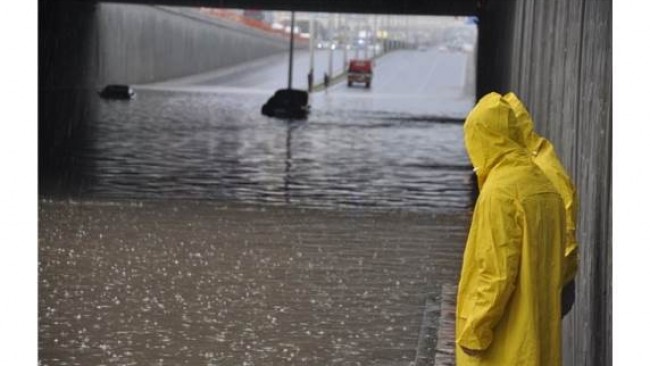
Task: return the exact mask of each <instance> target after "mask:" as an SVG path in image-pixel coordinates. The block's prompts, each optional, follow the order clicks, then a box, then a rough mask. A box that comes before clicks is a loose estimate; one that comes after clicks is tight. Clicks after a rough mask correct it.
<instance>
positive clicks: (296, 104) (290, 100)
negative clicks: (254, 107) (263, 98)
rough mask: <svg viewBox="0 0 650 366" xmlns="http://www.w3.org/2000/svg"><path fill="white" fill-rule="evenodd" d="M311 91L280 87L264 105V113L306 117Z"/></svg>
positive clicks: (283, 116)
mask: <svg viewBox="0 0 650 366" xmlns="http://www.w3.org/2000/svg"><path fill="white" fill-rule="evenodd" d="M309 109H310V106H309V93H307V91H305V90H299V89H280V90H278V91H276V92H275V94H273V96H272V97H271V98H270V99H269V100H268V101H267V102H266V103H265V104H264V105H263V106H262V114H263V115H265V116H269V117H280V118H298V119H302V118H306V117H307V114H308V113H309Z"/></svg>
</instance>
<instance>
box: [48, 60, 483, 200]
mask: <svg viewBox="0 0 650 366" xmlns="http://www.w3.org/2000/svg"><path fill="white" fill-rule="evenodd" d="M400 52H401V53H400ZM400 52H395V53H391V54H388V55H386V56H383V58H382V59H380V60H379V61H378V62H377V63H378V65H377V72H376V75H377V76H376V77H375V79H376V80H375V83H374V84H375V86H373V88H372V89H371V90H366V89H359V88H349V89H348V88H345V86H344V85H342V84H344V83H342V84H339V85H336V86H335V87H334V88H333V89H332V90H330V91H328V92H320V93H314V94H313V95H312V113H311V115H310V116H309V118H308V119H307V120H306V121H286V120H281V119H273V118H269V117H265V116H262V115H261V113H260V108H261V105H262V104H264V102H266V100H267V99H268V97H269V96H270V95H271V93H272V92H273V90H272V89H270V90H266V89H264V88H261V89H256V88H245V87H243V86H242V87H238V86H233V84H232V83H233V82H232V78H226V79H224V80H228V83H229V84H228V86H222V85H212V86H210V87H206V86H204V85H194V86H187V85H182V86H177V87H173V86H170V85H166V86H165V88H164V89H162V90H161V88H160V87H156V88H151V87H149V88H148V87H147V86H143V87H141V88H139V89H138V88H136V91H137V97H136V99H134V100H132V101H129V102H122V101H105V100H100V101H98V105H97V112H96V114H95V116H94V120H92V121H90V122H89V123H90V125H91V126H90V127H89V130H90V131H91V132H89V133H88V134H87V135H86V136H84V137H83V139H84V141H83V142H82V143H79V144H78V146H79V148H75V149H73V150H72V151H71V155H73V160H74V162H75V163H74V167H73V168H72V169H74V170H75V173H76V174H77V175H79V176H80V178H79V179H78V181H80V182H82V183H79V184H80V187H74V188H75V189H74V191H75V192H77V194H78V195H79V196H81V197H91V198H158V199H179V198H184V199H187V198H191V199H217V200H236V201H242V202H249V203H253V202H257V203H265V204H266V203H269V204H295V205H300V206H306V207H359V206H362V207H376V208H400V209H409V210H410V209H416V210H418V209H424V210H430V209H436V208H466V207H468V206H469V204H470V202H469V199H468V192H469V190H470V186H469V177H470V175H471V167H470V165H469V161H468V159H467V156H466V152H465V149H464V146H463V140H462V125H461V122H462V119H463V118H464V115H465V114H466V113H467V111H468V110H469V109H470V108H471V106H472V103H473V95H471V94H468V92H467V90H466V88H465V86H466V83H467V82H468V80H465V79H464V78H463V77H462V73H463V71H464V69H463V68H464V66H459V67H457V69H456V70H454V71H455V72H453V73H450V74H449V75H451V76H449V75H447V74H444V73H442V72H441V70H446V69H449V68H450V67H451V65H455V64H461V65H463V62H461V61H466V60H465V59H466V58H467V57H468V56H466V55H461V54H443V53H436V52H433V51H432V52H418V51H400ZM279 60H281V59H279ZM400 60H402V61H403V62H404V60H406V61H405V62H407V63H408V64H416V65H417V63H419V64H420V65H421V66H422V67H418V68H416V69H414V70H409V69H406V70H405V69H404V68H403V66H400V65H403V62H402V63H400ZM427 60H431V62H428V61H427ZM425 65H426V66H427V67H429V68H430V69H427V68H425ZM268 69H269V71H268V72H269V73H274V72H276V70H275V69H276V66H274V65H270V66H268ZM258 72H259V71H258ZM238 73H239V72H238ZM276 73H277V72H276ZM419 73H425V74H426V75H428V77H429V78H431V82H426V80H425V82H422V81H421V79H422V78H418V77H417V76H418V75H417V74H419ZM457 74H460V75H461V76H458V75H457ZM273 75H275V74H273ZM275 77H276V78H277V79H283V78H284V76H283V75H277V76H275ZM283 80H284V79H283ZM400 80H401V81H402V82H404V83H406V84H407V85H401V84H400V82H399V81H400ZM435 80H437V81H436V82H434V81H435ZM278 82H280V81H278ZM197 83H199V84H200V83H201V82H199V81H197ZM436 83H437V84H436ZM244 84H245V83H244ZM244 84H242V85H244ZM409 84H412V86H413V88H412V90H411V92H410V93H407V92H408V86H409ZM429 84H431V85H432V86H429V87H426V88H425V87H424V86H425V85H429ZM46 188H47V187H46ZM45 191H47V189H45ZM46 193H47V192H46Z"/></svg>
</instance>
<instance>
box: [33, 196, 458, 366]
mask: <svg viewBox="0 0 650 366" xmlns="http://www.w3.org/2000/svg"><path fill="white" fill-rule="evenodd" d="M467 220H468V216H466V215H460V216H453V215H442V214H438V215H435V216H432V215H430V214H429V215H425V214H420V213H396V212H394V211H393V212H392V213H386V212H383V213H380V212H376V211H372V212H368V211H367V210H322V209H297V208H293V207H268V206H267V207H266V208H265V207H260V206H259V205H256V206H246V205H243V206H242V205H235V204H228V205H226V204H217V203H214V202H206V201H195V202H189V201H172V202H170V201H144V202H136V201H131V202H122V201H120V202H106V201H82V202H76V201H73V202H69V201H49V200H46V201H41V204H40V207H39V222H40V224H39V360H40V364H41V365H52V366H55V365H56V366H61V365H208V366H211V365H238V366H241V365H363V366H366V365H378V366H379V365H381V366H389V365H390V366H407V365H425V364H426V365H430V364H431V363H416V358H419V359H429V360H432V359H433V358H432V356H433V355H432V354H431V351H430V350H431V349H432V348H433V346H434V345H435V337H432V335H433V336H435V328H434V327H433V326H434V325H435V324H437V319H438V318H439V315H437V314H438V313H437V312H434V313H432V314H429V315H428V316H427V318H429V319H430V321H431V323H432V324H425V325H426V327H425V326H423V318H424V316H423V313H424V305H425V302H426V301H427V299H432V301H434V302H436V303H437V302H439V298H440V289H441V285H442V284H443V283H453V282H455V281H456V276H457V273H458V270H459V266H460V262H461V255H462V250H461V249H462V245H459V244H460V243H462V240H463V238H464V237H465V234H466V228H467ZM425 328H426V329H425ZM423 329H424V330H425V332H424V333H423ZM423 334H424V335H423ZM423 340H424V342H423ZM420 344H424V347H419V345H420Z"/></svg>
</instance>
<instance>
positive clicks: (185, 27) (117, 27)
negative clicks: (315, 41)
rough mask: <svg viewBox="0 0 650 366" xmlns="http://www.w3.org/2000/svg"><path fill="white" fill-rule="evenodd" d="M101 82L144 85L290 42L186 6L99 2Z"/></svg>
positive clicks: (230, 62)
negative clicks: (172, 6)
mask: <svg viewBox="0 0 650 366" xmlns="http://www.w3.org/2000/svg"><path fill="white" fill-rule="evenodd" d="M97 18H98V22H99V24H98V28H99V32H98V35H99V38H98V40H97V42H98V52H99V54H98V56H99V57H98V62H99V74H98V80H99V81H100V83H102V84H103V83H148V82H154V81H161V80H165V79H171V78H177V77H181V76H186V75H192V74H196V73H200V72H206V71H210V70H214V69H218V68H221V67H227V66H232V65H236V64H238V63H241V62H245V61H249V60H255V59H258V58H261V57H264V56H268V55H271V54H274V53H278V52H284V51H288V48H289V42H288V41H287V39H285V38H281V37H277V36H275V35H267V36H265V35H263V34H262V33H261V32H259V31H255V30H250V29H248V28H246V27H244V26H241V25H238V24H232V23H229V22H224V21H220V20H218V19H214V18H212V17H208V16H206V15H203V14H200V13H199V12H198V11H196V10H194V9H190V8H168V7H159V6H155V7H152V6H144V5H122V4H110V3H102V4H100V5H99V6H98V13H97Z"/></svg>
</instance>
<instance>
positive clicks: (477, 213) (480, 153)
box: [456, 93, 566, 366]
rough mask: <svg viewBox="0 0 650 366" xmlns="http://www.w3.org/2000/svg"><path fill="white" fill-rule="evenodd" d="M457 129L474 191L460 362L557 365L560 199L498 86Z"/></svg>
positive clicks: (461, 297)
mask: <svg viewBox="0 0 650 366" xmlns="http://www.w3.org/2000/svg"><path fill="white" fill-rule="evenodd" d="M464 129H465V146H466V148H467V152H468V155H469V158H470V160H471V162H472V165H473V166H474V170H475V172H476V175H477V178H478V185H479V190H480V194H479V197H478V199H477V202H476V207H475V209H474V216H473V218H472V225H471V228H470V231H469V235H468V238H467V245H466V248H465V254H464V257H463V267H462V271H461V277H460V283H459V286H458V301H457V309H456V344H457V347H456V361H457V365H458V366H465V365H497V366H510V365H517V366H522V365H524V366H525V365H539V366H554V365H560V364H561V315H560V293H561V290H562V285H563V279H562V276H563V263H564V261H563V259H564V251H565V225H566V224H565V217H564V216H565V211H564V204H563V202H562V198H561V196H560V195H559V193H558V192H557V191H556V189H555V188H554V187H553V184H552V183H551V182H550V181H549V179H548V178H546V176H545V175H544V173H543V172H542V170H541V169H540V168H539V167H537V166H536V165H535V163H533V161H532V159H531V154H530V153H529V152H528V151H527V150H526V149H525V148H524V147H523V146H524V141H523V140H524V135H523V133H522V131H523V130H522V128H521V126H520V125H519V124H518V120H517V118H516V116H515V114H514V112H513V110H512V108H511V107H510V105H509V104H508V103H507V102H506V101H505V100H504V99H503V98H502V97H501V95H499V94H497V93H490V94H488V95H486V96H485V97H483V98H482V99H481V100H480V101H479V102H478V103H477V105H476V106H475V107H474V109H473V110H472V111H471V112H470V114H469V115H468V117H467V119H466V121H465V126H464Z"/></svg>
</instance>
